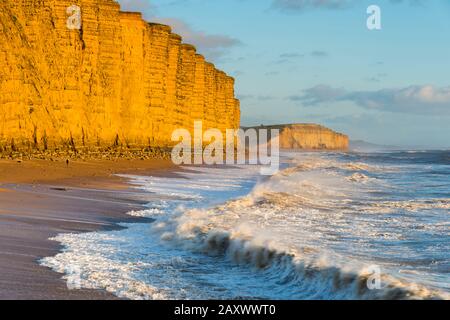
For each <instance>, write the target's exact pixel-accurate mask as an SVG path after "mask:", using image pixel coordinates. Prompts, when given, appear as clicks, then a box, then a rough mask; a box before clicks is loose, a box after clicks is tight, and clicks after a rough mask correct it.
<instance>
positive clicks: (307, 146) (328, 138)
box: [254, 124, 349, 151]
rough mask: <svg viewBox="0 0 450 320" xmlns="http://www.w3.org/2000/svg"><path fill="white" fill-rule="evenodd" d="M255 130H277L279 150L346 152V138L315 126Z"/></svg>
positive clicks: (272, 127) (280, 126)
mask: <svg viewBox="0 0 450 320" xmlns="http://www.w3.org/2000/svg"><path fill="white" fill-rule="evenodd" d="M254 128H255V129H267V130H270V129H278V130H279V131H280V148H281V149H289V150H342V151H345V150H348V147H349V138H348V136H346V135H344V134H342V133H337V132H334V131H333V130H331V129H328V128H325V127H323V126H320V125H317V124H286V125H274V126H260V127H254Z"/></svg>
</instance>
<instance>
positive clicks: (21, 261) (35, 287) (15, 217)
mask: <svg viewBox="0 0 450 320" xmlns="http://www.w3.org/2000/svg"><path fill="white" fill-rule="evenodd" d="M174 168H175V166H174V165H173V164H172V163H171V162H170V161H167V160H125V159H120V160H116V161H110V160H90V161H72V162H70V163H69V165H68V166H67V165H66V163H65V162H63V161H58V162H52V161H46V160H30V161H21V162H17V161H11V160H0V239H1V240H2V241H1V242H0V271H1V272H0V299H7V300H12V299H19V300H25V299H32V300H91V299H100V300H109V299H119V298H117V297H116V296H114V295H113V294H110V293H108V292H106V291H104V290H87V289H81V290H69V289H68V288H67V285H66V281H65V280H63V279H62V276H63V275H62V274H59V273H57V272H54V271H52V270H50V269H48V268H46V267H43V266H40V265H39V264H38V262H37V261H38V260H39V259H41V258H43V257H47V256H53V255H55V254H57V253H58V252H60V250H61V249H62V248H61V245H60V244H59V243H57V242H55V241H51V240H49V239H50V238H52V237H54V236H56V235H57V234H59V233H82V232H92V231H96V230H114V229H120V226H118V223H121V222H144V221H149V220H148V219H146V218H136V217H132V216H129V215H127V212H129V211H131V210H140V209H142V206H143V205H144V204H145V203H147V202H148V199H149V198H150V197H151V196H152V195H151V194H148V193H144V192H141V191H139V190H134V189H132V188H131V186H130V185H129V184H128V183H127V180H126V179H125V178H121V177H118V176H115V174H140V175H160V176H168V175H171V174H174V173H173V169H174Z"/></svg>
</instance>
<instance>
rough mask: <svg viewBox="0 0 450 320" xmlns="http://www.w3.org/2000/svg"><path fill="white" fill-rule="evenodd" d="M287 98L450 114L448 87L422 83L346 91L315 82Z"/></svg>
mask: <svg viewBox="0 0 450 320" xmlns="http://www.w3.org/2000/svg"><path fill="white" fill-rule="evenodd" d="M289 99H290V100H291V101H296V102H301V103H302V104H303V105H305V106H314V105H318V104H323V103H333V102H343V101H344V102H345V101H349V102H353V103H355V104H356V105H358V106H360V107H362V108H365V109H371V110H381V111H388V112H398V113H411V114H430V115H431V114H432V115H440V114H444V115H450V86H449V87H441V88H440V87H436V86H432V85H424V86H409V87H406V88H400V89H381V90H378V91H347V90H344V89H342V88H332V87H330V86H327V85H318V86H315V87H312V88H309V89H306V90H304V91H303V94H302V95H298V96H291V97H289Z"/></svg>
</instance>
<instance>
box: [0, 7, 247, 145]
mask: <svg viewBox="0 0 450 320" xmlns="http://www.w3.org/2000/svg"><path fill="white" fill-rule="evenodd" d="M72 5H77V6H79V7H80V8H81V28H80V29H70V28H68V26H67V21H68V18H69V17H70V15H71V14H72V13H71V12H70V11H69V12H68V11H67V10H68V8H69V7H70V6H72ZM0 70H1V71H0V151H5V150H6V151H8V150H30V149H40V150H43V149H58V148H59V149H60V148H62V147H66V146H69V147H76V148H83V147H85V148H88V147H91V146H92V147H96V146H97V147H98V146H105V147H108V146H113V145H115V146H118V145H120V146H127V147H128V146H129V147H131V146H168V145H171V144H172V142H171V134H172V132H173V130H175V129H177V128H187V129H192V128H193V123H194V121H195V120H203V123H204V129H205V130H206V129H207V128H219V129H221V130H225V129H227V128H238V127H239V121H240V111H239V101H238V100H236V99H235V96H234V80H233V78H231V77H229V76H227V75H226V74H225V73H223V72H222V71H219V70H217V69H216V68H215V67H214V65H212V64H211V63H208V62H206V61H205V59H204V57H203V56H201V55H200V54H198V53H197V52H196V49H195V47H193V46H191V45H188V44H184V43H182V39H181V37H180V36H178V35H176V34H174V33H172V31H171V28H170V27H169V26H164V25H160V24H154V23H147V22H145V21H144V20H143V19H142V16H141V14H140V13H133V12H121V11H120V6H119V4H117V3H116V2H115V1H113V0H2V1H1V2H0Z"/></svg>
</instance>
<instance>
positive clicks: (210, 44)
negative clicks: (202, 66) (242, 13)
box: [152, 18, 242, 60]
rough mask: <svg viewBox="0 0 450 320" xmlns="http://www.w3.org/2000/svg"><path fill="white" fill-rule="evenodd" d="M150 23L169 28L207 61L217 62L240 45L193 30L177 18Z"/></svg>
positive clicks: (215, 35)
mask: <svg viewBox="0 0 450 320" xmlns="http://www.w3.org/2000/svg"><path fill="white" fill-rule="evenodd" d="M152 21H154V22H158V23H163V24H167V25H169V26H171V27H172V30H173V32H175V33H178V34H179V35H181V36H182V37H183V41H184V42H186V43H190V44H193V45H195V46H196V47H197V49H198V51H199V52H200V53H202V54H203V55H205V56H206V57H207V58H208V59H212V60H217V59H219V58H221V57H222V56H223V55H224V54H226V53H227V52H228V50H229V49H230V48H232V47H235V46H239V45H241V44H242V43H241V41H239V40H238V39H235V38H232V37H230V36H227V35H220V34H207V33H206V32H203V31H199V30H194V29H193V28H192V27H191V26H190V25H188V24H187V23H186V22H184V21H183V20H180V19H177V18H153V19H152Z"/></svg>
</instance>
